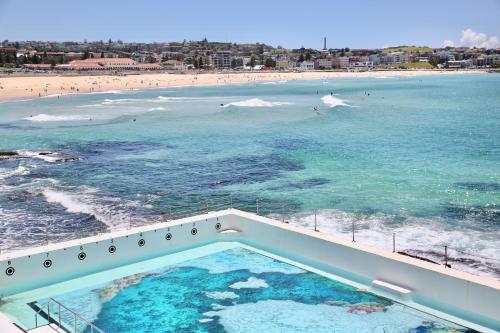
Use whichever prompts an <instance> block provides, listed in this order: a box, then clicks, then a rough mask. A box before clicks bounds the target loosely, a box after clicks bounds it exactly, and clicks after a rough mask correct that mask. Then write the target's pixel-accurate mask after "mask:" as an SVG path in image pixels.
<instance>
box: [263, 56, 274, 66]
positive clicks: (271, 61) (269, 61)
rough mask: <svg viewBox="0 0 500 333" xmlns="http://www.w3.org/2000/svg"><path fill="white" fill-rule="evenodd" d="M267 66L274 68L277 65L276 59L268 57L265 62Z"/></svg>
mask: <svg viewBox="0 0 500 333" xmlns="http://www.w3.org/2000/svg"><path fill="white" fill-rule="evenodd" d="M264 65H265V66H266V67H271V68H274V67H276V61H274V60H273V59H272V58H267V59H266V62H265V63H264Z"/></svg>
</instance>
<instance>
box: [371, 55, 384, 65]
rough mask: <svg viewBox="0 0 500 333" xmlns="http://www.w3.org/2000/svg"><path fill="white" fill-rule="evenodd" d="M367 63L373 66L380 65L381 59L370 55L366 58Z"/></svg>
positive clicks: (378, 56)
mask: <svg viewBox="0 0 500 333" xmlns="http://www.w3.org/2000/svg"><path fill="white" fill-rule="evenodd" d="M368 61H371V63H372V64H373V65H375V66H376V65H380V63H381V61H382V59H381V57H380V54H370V55H369V56H368Z"/></svg>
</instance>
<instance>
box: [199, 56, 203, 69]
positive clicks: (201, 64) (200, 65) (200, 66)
mask: <svg viewBox="0 0 500 333" xmlns="http://www.w3.org/2000/svg"><path fill="white" fill-rule="evenodd" d="M203 66H204V64H203V58H202V57H200V58H199V59H198V67H199V68H203Z"/></svg>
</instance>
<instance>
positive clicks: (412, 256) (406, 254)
mask: <svg viewBox="0 0 500 333" xmlns="http://www.w3.org/2000/svg"><path fill="white" fill-rule="evenodd" d="M398 253H399V254H402V255H404V256H407V257H411V258H415V259H419V260H423V261H427V262H430V263H432V264H437V265H439V263H438V262H436V261H434V260H431V259H428V258H425V257H421V256H418V255H415V254H409V253H407V252H403V251H398Z"/></svg>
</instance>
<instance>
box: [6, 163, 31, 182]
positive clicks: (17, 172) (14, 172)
mask: <svg viewBox="0 0 500 333" xmlns="http://www.w3.org/2000/svg"><path fill="white" fill-rule="evenodd" d="M29 173H30V170H29V169H28V168H27V167H25V166H23V165H19V166H18V167H17V168H15V169H4V168H0V180H2V179H7V178H10V177H15V176H25V175H28V174H29Z"/></svg>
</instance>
